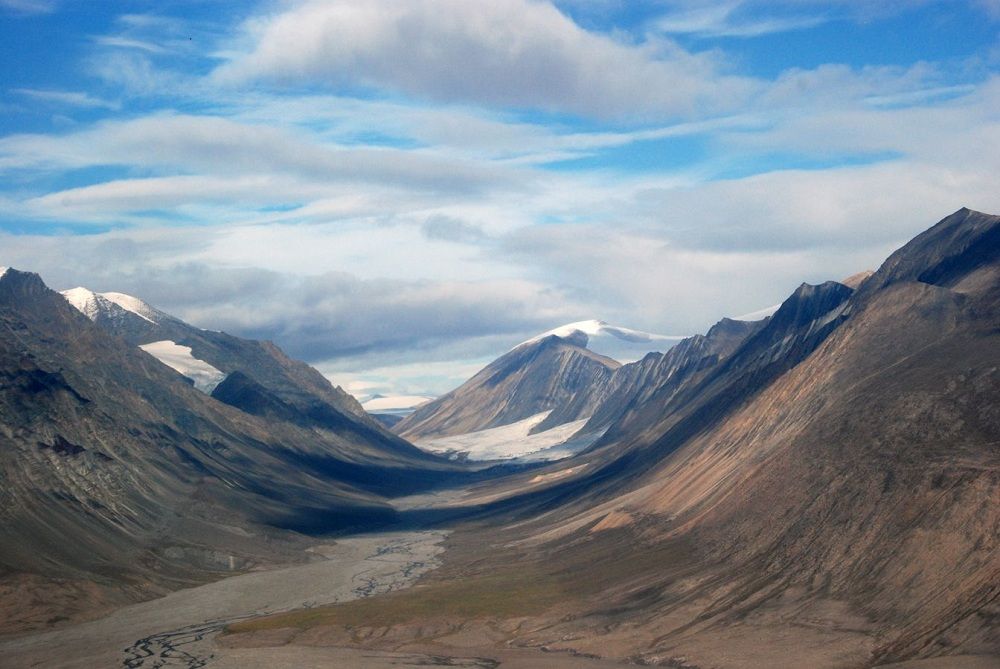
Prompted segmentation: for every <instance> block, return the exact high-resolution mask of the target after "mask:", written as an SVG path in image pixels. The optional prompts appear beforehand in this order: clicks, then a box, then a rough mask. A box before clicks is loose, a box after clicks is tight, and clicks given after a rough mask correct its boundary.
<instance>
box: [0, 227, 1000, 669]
mask: <svg viewBox="0 0 1000 669" xmlns="http://www.w3.org/2000/svg"><path fill="white" fill-rule="evenodd" d="M998 286H1000V217H998V216H991V215H987V214H982V213H979V212H974V211H971V210H968V209H962V210H959V211H958V212H956V213H954V214H952V215H951V216H949V217H946V218H945V219H943V220H941V221H940V222H939V223H938V224H936V225H935V226H933V227H931V228H930V229H928V230H927V231H926V232H924V233H923V234H921V235H919V236H918V237H916V238H915V239H914V240H912V241H911V242H909V243H908V244H906V245H905V246H903V247H902V248H900V249H899V250H897V251H896V252H895V253H893V254H892V255H891V256H890V257H889V258H888V259H887V260H886V261H885V262H884V263H883V264H882V265H881V267H879V269H878V270H877V271H874V272H865V273H862V274H859V275H856V276H852V277H850V278H848V279H844V280H843V281H826V282H823V283H820V284H815V285H812V284H806V283H803V284H801V285H800V286H799V287H798V288H797V289H796V290H795V291H794V292H793V293H792V294H791V295H790V296H789V297H788V298H787V299H786V300H785V301H784V302H782V304H781V305H780V306H779V307H778V308H777V309H776V310H774V311H773V313H771V314H770V315H767V316H765V317H763V318H761V319H759V320H756V321H735V320H733V319H728V318H724V319H722V320H720V321H719V322H718V323H717V324H716V325H714V326H713V327H711V328H710V329H708V330H707V331H706V333H705V334H704V335H693V336H691V337H688V338H684V339H683V340H681V341H679V342H677V343H675V344H673V343H672V345H671V346H670V347H669V348H667V350H666V351H664V352H655V351H654V352H648V353H645V354H642V355H641V357H638V359H636V360H634V361H626V362H624V363H622V362H619V361H617V360H614V359H612V358H609V357H607V356H604V355H601V354H599V353H595V352H594V351H592V350H590V349H589V348H588V346H590V345H593V344H592V342H591V339H590V338H591V336H595V337H596V336H600V335H605V334H608V333H610V335H611V336H613V337H621V336H626V337H628V343H630V344H631V345H635V344H637V341H636V340H639V341H638V344H639V345H640V346H641V345H643V344H642V341H645V340H643V339H642V336H641V335H642V333H637V332H636V331H634V330H628V329H627V328H619V327H615V326H609V325H607V324H605V323H602V322H599V321H593V322H591V321H585V322H583V325H581V324H579V323H577V324H571V325H568V326H565V327H563V328H557V329H556V330H555V331H554V332H555V334H552V333H545V334H543V335H540V336H539V337H536V338H533V339H531V340H528V341H525V342H523V343H522V344H520V345H518V346H516V347H515V348H514V349H511V350H509V351H507V352H506V353H503V354H502V355H501V356H500V357H499V358H497V360H495V361H494V362H492V363H490V364H488V365H486V366H485V367H484V368H483V369H482V370H480V371H479V372H478V373H476V374H474V375H473V376H472V378H470V379H469V380H468V381H467V382H466V383H464V384H462V385H460V386H459V387H457V388H456V389H454V390H453V391H451V392H449V393H447V394H445V395H443V396H441V397H439V398H438V399H436V400H433V401H430V402H423V403H419V405H418V406H416V408H415V409H414V410H413V411H412V413H410V414H409V415H408V416H407V417H405V418H403V419H402V420H399V421H398V422H395V423H394V424H392V426H391V428H387V427H386V426H385V425H383V424H382V423H379V422H377V421H376V420H374V419H372V418H370V417H368V416H367V415H366V414H365V413H364V412H363V411H361V410H360V404H358V403H357V402H356V401H354V400H353V399H352V398H350V397H348V396H346V393H344V392H343V391H342V390H340V389H337V388H335V387H333V386H332V385H331V384H329V383H328V382H326V381H325V380H324V379H323V378H322V377H321V376H319V375H318V374H317V373H315V370H312V369H311V368H309V367H308V366H306V365H305V364H304V363H299V362H297V361H294V360H292V359H290V358H288V357H287V356H285V355H284V354H283V352H281V351H280V349H277V347H275V346H274V345H270V344H263V343H260V342H253V341H248V340H241V339H238V338H235V337H232V336H230V335H226V334H224V333H213V332H210V331H202V330H196V329H193V328H191V327H190V326H187V325H186V324H184V323H183V322H181V321H179V320H177V319H174V318H173V317H170V316H168V315H166V314H163V313H162V312H157V311H156V310H153V309H152V308H151V307H148V306H143V304H144V303H142V302H141V301H140V300H138V299H136V298H130V299H128V300H126V299H124V298H123V297H122V296H120V295H119V294H108V295H112V296H117V297H115V299H116V300H118V301H117V302H116V301H113V300H111V299H109V298H102V299H104V302H101V300H100V299H97V298H96V297H95V298H93V299H92V300H90V301H89V302H86V303H85V304H84V308H83V309H81V308H80V306H79V305H77V304H75V303H72V301H70V302H67V298H66V297H65V296H63V295H59V294H58V293H54V292H53V291H50V290H49V289H48V288H47V287H46V286H45V285H44V284H43V283H42V281H41V279H40V278H39V277H37V275H32V274H29V273H25V272H19V271H17V270H7V271H6V272H5V273H4V275H3V276H0V307H2V309H0V315H2V317H3V321H2V324H3V326H4V327H5V328H6V332H7V333H8V336H7V337H5V338H4V339H3V340H2V342H3V344H4V348H3V349H2V350H0V353H3V355H2V356H0V363H2V366H0V373H2V379H3V383H4V386H3V388H4V393H3V395H2V396H0V398H2V400H3V402H4V404H3V405H2V406H0V409H2V410H3V411H4V414H3V415H4V417H5V423H4V425H5V430H6V431H7V434H8V435H9V437H8V438H9V439H10V440H11V442H10V443H11V448H8V449H7V450H6V451H5V452H4V454H3V455H4V458H5V460H4V461H3V463H4V467H5V476H6V477H7V480H8V481H10V482H11V485H9V486H8V487H7V489H6V491H5V493H4V494H6V495H7V497H8V500H9V502H10V503H9V504H8V505H7V506H6V507H5V508H6V510H5V513H7V514H8V518H10V520H9V521H7V522H5V525H4V527H3V531H4V533H5V537H4V538H5V543H4V544H3V546H2V549H0V558H2V559H3V563H2V564H3V566H4V569H5V572H4V574H3V578H4V579H6V582H7V583H8V584H14V585H13V586H9V587H8V590H7V591H6V593H7V594H6V595H5V599H4V602H3V604H4V606H5V609H6V610H11V611H14V612H15V615H14V616H11V617H10V618H9V619H8V620H7V621H6V622H7V624H8V629H7V630H6V631H7V634H6V636H4V637H3V638H0V654H2V656H3V657H4V659H5V664H4V666H5V667H6V666H12V667H32V666H40V667H70V668H74V669H76V668H79V669H84V668H87V667H104V666H106V667H113V666H119V667H128V668H132V669H134V668H137V667H156V666H162V667H171V666H177V667H185V668H186V669H193V668H194V667H215V666H218V667H257V666H259V667H282V666H287V667H292V666H295V667H308V666H315V667H321V666H329V665H331V664H334V665H336V666H344V667H379V666H386V667H389V666H404V667H405V666H413V667H416V666H468V667H553V668H560V669H561V668H563V667H566V668H569V667H595V668H597V667H611V666H626V665H640V666H666V667H674V668H675V669H677V668H680V669H707V668H708V667H717V668H720V669H724V668H733V669H744V668H746V669H757V668H760V669H764V668H770V667H776V666H809V667H816V668H830V669H840V668H845V669H846V668H858V669H862V668H864V669H869V668H874V667H892V666H902V667H919V668H921V669H924V668H926V669H938V668H944V667H952V666H959V667H961V666H965V667H969V668H974V669H979V667H988V666H996V662H997V660H998V658H1000V544H998V537H1000V504H998V503H997V501H998V495H1000V451H998V448H1000V442H998V441H997V439H996V435H997V434H1000V401H998V400H1000V357H998V356H1000V334H998V333H1000V329H998V328H1000V290H998ZM81 294H83V293H81V292H80V291H77V292H75V293H74V294H73V297H76V298H79V296H80V295H81ZM124 297H128V296H124ZM119 302H121V303H124V304H126V305H127V306H128V309H125V310H124V312H122V311H120V309H119V308H121V304H119ZM88 305H89V306H88ZM94 305H97V306H94ZM102 309H103V311H102ZM130 309H132V310H135V311H130ZM137 312H138V313H137ZM106 314H107V316H106ZM129 314H132V315H129ZM133 316H135V317H133ZM137 319H138V320H137ZM594 323H596V324H597V325H594ZM588 331H590V332H591V333H592V334H588ZM593 333H597V334H596V335H595V334H593ZM163 341H168V342H170V343H171V346H169V347H168V346H160V347H154V348H153V349H152V350H150V348H149V346H148V344H149V342H163ZM649 341H658V342H662V341H663V339H662V338H661V339H654V338H653V337H651V336H650V337H649ZM178 350H180V351H181V352H182V353H183V355H179V354H178V353H177V351H178ZM168 354H169V356H168ZM158 355H159V356H164V358H163V359H161V358H159V357H157V356H158ZM192 360H193V361H195V362H192ZM199 361H200V362H199ZM206 365H207V366H209V367H210V368H211V369H214V370H216V371H217V372H218V374H220V375H223V378H222V380H221V382H219V383H218V385H215V386H212V387H209V386H206V385H204V384H202V383H201V381H200V380H202V379H204V372H205V370H206ZM179 377H180V378H179ZM199 385H200V386H201V387H199ZM109 389H112V390H114V392H108V391H109ZM150 443H152V444H157V445H159V448H157V449H150V447H149V445H150ZM421 445H423V446H424V448H423V449H421V448H420V446H421ZM165 511H168V512H169V513H166V514H165V513H164V512H165ZM60 537H61V538H62V540H59V539H60ZM68 538H71V539H72V541H66V539H68ZM36 553H41V554H44V555H45V556H46V560H45V561H43V562H39V561H38V560H37V559H36V558H35V555H36ZM234 573H238V575H233V574H234ZM24 583H31V584H35V585H33V586H32V587H35V588H36V589H34V590H31V589H25V588H26V586H25V588H21V589H18V587H17V584H24ZM38 584H44V586H45V587H44V588H41V587H40V586H39V585H38ZM80 584H84V586H86V587H84V588H83V589H81V587H82V586H81V585H80ZM52 593H59V594H60V597H59V598H55V597H52ZM94 593H98V594H99V598H97V599H95V600H91V597H93V596H94ZM98 602H100V607H98V606H96V605H95V604H97V603H98ZM29 610H30V611H31V614H30V615H29V614H28V612H29ZM108 611H110V613H108ZM60 616H61V617H60ZM68 649H70V650H68Z"/></svg>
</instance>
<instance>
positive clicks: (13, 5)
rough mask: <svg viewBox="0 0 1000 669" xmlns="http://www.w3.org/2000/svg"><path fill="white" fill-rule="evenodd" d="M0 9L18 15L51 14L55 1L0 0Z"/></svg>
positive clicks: (54, 7)
mask: <svg viewBox="0 0 1000 669" xmlns="http://www.w3.org/2000/svg"><path fill="white" fill-rule="evenodd" d="M0 7H2V8H3V9H7V10H10V11H12V12H15V13H18V14H51V13H52V12H54V11H55V10H56V3H55V0H0Z"/></svg>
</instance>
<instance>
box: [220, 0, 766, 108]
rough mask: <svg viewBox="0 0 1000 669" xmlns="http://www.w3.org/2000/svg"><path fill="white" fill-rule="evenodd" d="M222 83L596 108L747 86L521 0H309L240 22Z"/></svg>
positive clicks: (698, 100)
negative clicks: (243, 42)
mask: <svg viewBox="0 0 1000 669" xmlns="http://www.w3.org/2000/svg"><path fill="white" fill-rule="evenodd" d="M247 33H248V36H247V38H246V39H247V41H248V42H250V46H249V49H248V50H247V51H246V52H245V53H243V55H241V56H238V57H235V58H233V60H232V61H231V62H229V63H226V64H225V65H223V66H221V67H220V68H219V69H218V70H217V71H216V78H217V80H218V81H220V82H224V83H242V82H246V81H248V80H255V79H265V80H270V81H276V82H288V83H300V82H301V83H317V82H318V83H323V84H326V85H329V86H332V87H334V88H343V87H350V86H359V85H360V86H371V87H375V88H379V89H389V90H395V91H398V92H402V93H406V94H410V95H414V96H417V97H419V98H426V99H432V100H437V101H446V102H471V103H476V104H485V105H497V106H501V107H512V108H540V109H546V110H551V111H566V112H572V113H576V114H584V115H596V116H625V117H642V116H663V115H672V114H686V113H692V112H694V111H696V110H706V109H720V108H732V107H734V106H736V105H738V104H739V102H740V100H741V99H743V98H744V97H745V96H746V95H747V93H748V92H749V91H750V90H752V89H753V88H754V87H755V84H754V83H753V82H751V81H750V80H748V79H741V78H737V77H728V76H723V75H722V74H721V73H720V72H719V71H718V69H717V67H716V63H715V61H714V59H713V57H711V56H706V55H693V54H690V53H687V52H685V51H683V50H682V49H680V48H679V47H677V46H676V45H673V44H671V43H669V42H663V41H661V42H658V43H655V44H654V43H647V44H631V43H624V42H619V41H616V40H614V39H612V38H611V37H609V36H607V35H603V34H599V33H593V32H588V31H586V30H584V29H582V28H581V27H579V26H578V25H576V24H575V23H574V22H573V21H572V20H571V19H569V18H568V17H567V16H565V15H564V14H562V13H560V12H559V11H558V10H557V9H556V8H555V7H553V6H552V5H550V4H548V3H543V2H529V1H527V0H498V1H496V2H489V3H470V2H466V1H464V0H416V1H413V2H380V1H378V0H356V1H352V2H332V3H331V2H308V3H305V4H302V5H297V6H295V7H291V8H289V9H287V10H285V11H283V12H280V13H278V14H275V15H272V16H266V17H261V18H258V19H255V20H253V21H251V22H249V23H248V24H247Z"/></svg>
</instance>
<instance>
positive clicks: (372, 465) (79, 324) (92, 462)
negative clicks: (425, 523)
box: [0, 269, 455, 627]
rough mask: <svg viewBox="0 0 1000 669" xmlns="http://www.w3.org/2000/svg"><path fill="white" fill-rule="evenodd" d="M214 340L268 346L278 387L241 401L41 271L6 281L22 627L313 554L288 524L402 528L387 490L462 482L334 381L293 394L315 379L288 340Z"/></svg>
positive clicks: (0, 392)
mask: <svg viewBox="0 0 1000 669" xmlns="http://www.w3.org/2000/svg"><path fill="white" fill-rule="evenodd" d="M154 315H155V314H154ZM150 323H151V324H152V325H155V323H154V322H152V321H150ZM139 325H141V326H142V327H146V326H145V325H142V324H139ZM170 327H176V328H180V327H181V326H180V325H175V324H173V323H172V324H171V325H170ZM157 336H159V334H158V335H157ZM177 338H178V339H181V337H179V336H178V337H177ZM205 339H206V341H214V343H215V344H216V346H217V348H219V349H222V348H223V345H224V344H227V343H228V344H233V348H238V349H242V350H245V349H247V348H249V349H250V350H251V351H257V352H258V353H259V356H258V358H257V359H258V360H260V361H261V368H262V369H265V370H271V372H273V373H271V372H269V373H266V374H263V375H261V378H263V379H265V382H267V383H270V384H272V385H270V386H266V385H264V382H259V381H256V380H254V379H251V378H250V377H249V376H247V375H243V374H242V373H240V372H238V371H233V372H232V373H231V374H230V375H229V376H228V377H227V379H226V381H224V382H223V383H222V384H221V385H220V386H219V387H218V388H217V389H216V390H217V391H219V392H218V393H217V394H219V395H220V396H222V397H223V399H226V400H228V401H229V402H231V404H233V405H237V406H240V405H242V407H243V408H237V406H230V405H229V404H226V403H224V402H223V401H220V400H217V399H213V398H212V397H209V396H207V395H206V394H205V393H203V392H200V391H198V390H196V389H195V388H193V387H192V386H191V385H190V383H188V382H187V381H186V380H185V379H184V378H183V377H182V376H181V375H180V374H178V373H176V372H175V371H173V370H172V369H170V368H169V367H167V366H166V365H164V364H162V363H161V362H159V361H158V360H157V359H155V358H154V357H152V356H150V355H148V354H147V353H145V352H144V351H142V350H140V349H139V348H138V347H137V346H135V345H134V344H133V343H131V342H129V341H128V340H127V339H126V338H124V337H120V336H115V335H112V334H110V333H109V332H108V331H106V330H105V329H104V328H103V327H101V326H100V325H98V324H97V323H95V322H93V321H91V320H90V319H89V318H87V317H86V316H84V315H83V314H82V313H80V311H78V310H77V309H75V308H73V307H72V306H70V304H69V303H68V302H67V301H66V300H65V299H64V298H63V297H62V296H60V295H59V294H58V293H56V292H54V291H51V290H49V289H48V288H47V287H46V286H45V285H44V283H43V282H42V280H41V279H40V278H39V277H38V276H37V275H34V274H30V273H25V272H19V271H17V270H14V269H10V270H7V271H5V272H4V273H3V275H2V277H0V441H2V443H3V448H2V449H0V476H2V480H3V482H4V484H3V486H0V514H2V517H3V520H2V523H0V599H3V600H4V601H3V606H4V607H6V605H7V604H8V603H9V602H8V600H7V596H9V597H11V598H14V599H17V600H18V601H20V602H21V604H20V605H19V606H15V607H14V608H15V610H16V611H17V612H18V614H17V616H14V617H13V618H11V619H7V620H6V621H5V622H6V625H7V626H8V627H9V626H10V625H14V626H15V627H16V625H17V624H21V623H23V624H29V623H30V622H31V621H30V620H29V618H30V617H31V616H33V615H35V613H32V612H31V606H29V605H27V604H26V602H31V601H34V602H38V601H46V602H50V603H51V602H60V601H61V605H60V606H57V607H55V608H56V609H58V610H60V611H61V612H62V614H63V615H65V613H66V612H67V611H72V609H73V607H74V605H75V604H74V603H73V601H75V602H76V604H80V605H82V606H86V607H92V606H93V602H91V601H90V600H94V599H97V600H99V599H100V598H101V597H107V598H109V601H110V600H115V601H120V600H121V598H123V597H124V598H125V599H134V598H141V597H146V596H149V595H150V594H154V593H157V592H163V591H164V589H170V588H174V587H177V586H178V585H181V584H184V583H191V582H192V581H193V580H199V579H203V578H208V577H212V575H213V574H215V575H218V574H220V573H225V572H228V571H232V570H235V569H243V568H246V567H248V566H250V565H254V564H260V563H267V562H269V561H274V560H289V559H302V556H301V554H298V553H296V552H293V551H292V549H293V548H294V547H295V543H296V542H295V539H294V537H293V535H290V534H287V533H284V534H281V531H283V530H289V529H294V530H300V531H314V530H336V529H344V528H350V527H371V526H372V525H373V524H379V523H384V522H387V521H390V520H392V519H393V518H394V517H395V513H394V512H393V511H392V509H391V508H390V507H389V506H388V505H387V504H386V502H385V501H384V496H387V495H390V496H391V495H395V494H401V493H405V492H410V491H412V490H415V489H420V488H421V487H426V486H427V485H430V484H431V483H432V482H435V481H440V480H441V479H442V477H447V476H450V475H452V474H453V473H454V471H455V467H454V466H453V465H449V464H448V463H445V462H443V461H440V460H438V459H436V458H434V457H432V456H430V455H427V454H425V453H423V452H422V451H419V450H418V449H416V448H414V447H412V446H410V445H409V444H407V443H406V442H403V441H402V440H400V439H398V438H396V437H394V436H391V435H388V434H387V433H385V432H384V431H383V430H381V429H380V428H377V427H376V426H374V425H373V424H372V423H370V422H369V421H368V420H367V419H366V418H364V417H358V416H355V415H354V414H353V413H350V412H345V411H343V410H341V409H340V408H339V407H338V406H337V405H336V404H335V403H334V400H335V399H336V397H337V394H336V392H335V391H334V390H333V389H332V387H330V386H329V384H325V385H324V384H323V383H320V382H319V381H316V382H315V383H314V384H313V385H312V386H310V385H308V384H304V388H303V389H301V390H300V389H297V388H296V387H293V382H294V381H296V380H297V379H299V378H305V379H306V380H307V381H308V378H309V377H310V376H311V375H310V374H308V373H306V372H304V371H303V370H302V367H303V365H302V364H301V363H296V362H294V361H289V360H288V359H287V358H285V357H284V356H283V355H282V354H280V351H277V349H276V348H275V347H273V345H266V344H259V345H258V344H256V343H247V342H244V341H242V340H236V339H235V338H228V337H224V338H217V339H214V340H212V339H211V338H210V336H208V335H206V336H205ZM188 341H191V343H192V344H196V342H195V341H193V339H191V340H188ZM198 345H202V344H198ZM204 346H205V350H206V351H208V350H209V348H208V345H207V344H205V345H204ZM195 350H197V349H195ZM229 356H230V357H229V358H225V357H224V356H221V355H220V356H219V357H217V358H212V360H213V362H214V363H215V364H217V365H218V366H219V367H220V368H222V369H225V368H227V367H228V364H229V363H228V362H227V360H235V359H237V358H238V356H237V354H236V353H234V352H233V351H230V353H229ZM205 357H206V358H208V357H209V356H208V355H206V356H205ZM279 372H280V373H279ZM282 374H283V376H282ZM316 375H317V376H318V374H316ZM279 536H280V537H283V539H282V541H277V539H278V538H279ZM26 588H27V590H26ZM31 593H34V594H31ZM39 593H45V594H39ZM67 593H70V594H67ZM73 593H75V594H73ZM95 593H101V594H100V595H97V594H95ZM62 600H73V601H62ZM36 613H37V615H43V613H42V612H36Z"/></svg>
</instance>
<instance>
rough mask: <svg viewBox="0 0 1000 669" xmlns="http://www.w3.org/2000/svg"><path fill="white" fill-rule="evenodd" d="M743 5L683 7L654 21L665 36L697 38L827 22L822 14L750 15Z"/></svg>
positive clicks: (767, 32)
mask: <svg viewBox="0 0 1000 669" xmlns="http://www.w3.org/2000/svg"><path fill="white" fill-rule="evenodd" d="M745 4H746V3H743V2H740V1H739V0H731V1H729V2H714V3H698V4H694V5H683V6H681V7H679V8H677V9H676V10H674V11H671V12H668V13H667V14H665V15H663V16H661V17H660V18H658V19H657V20H656V21H655V22H654V24H653V25H654V28H655V29H656V30H657V31H659V32H663V33H666V34H668V35H696V36H699V37H760V36H762V35H770V34H772V33H780V32H789V31H793V30H803V29H805V28H812V27H815V26H817V25H820V24H821V23H825V22H826V21H827V20H828V17H827V16H824V15H815V14H814V15H797V16H773V15H772V16H753V15H747V14H746V13H744V12H741V11H740V10H741V9H742V8H743V7H744V5H745Z"/></svg>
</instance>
